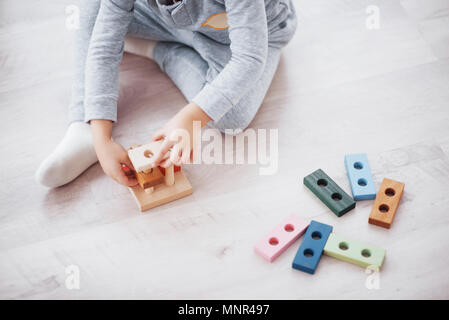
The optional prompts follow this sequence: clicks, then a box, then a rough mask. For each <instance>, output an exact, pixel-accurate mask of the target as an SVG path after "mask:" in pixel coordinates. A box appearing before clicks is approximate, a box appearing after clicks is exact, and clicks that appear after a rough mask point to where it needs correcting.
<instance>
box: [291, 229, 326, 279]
mask: <svg viewBox="0 0 449 320" xmlns="http://www.w3.org/2000/svg"><path fill="white" fill-rule="evenodd" d="M331 232H332V226H329V225H327V224H324V223H320V222H317V221H314V220H312V222H310V225H309V227H308V228H307V231H306V234H305V235H304V240H303V241H302V243H301V246H300V247H299V249H298V252H297V253H296V256H295V259H294V260H293V263H292V267H293V268H294V269H297V270H301V271H304V272H307V273H310V274H314V273H315V270H316V268H317V266H318V263H319V262H320V259H321V255H322V253H323V249H324V246H325V245H326V242H327V238H328V237H329V234H330V233H331Z"/></svg>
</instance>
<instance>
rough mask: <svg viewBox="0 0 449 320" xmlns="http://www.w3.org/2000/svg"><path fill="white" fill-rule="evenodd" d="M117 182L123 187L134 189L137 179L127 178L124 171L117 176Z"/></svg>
mask: <svg viewBox="0 0 449 320" xmlns="http://www.w3.org/2000/svg"><path fill="white" fill-rule="evenodd" d="M115 180H116V181H117V182H118V183H120V184H121V185H124V186H126V187H132V186H135V185H136V184H137V179H136V178H133V177H128V176H126V174H125V173H124V172H123V171H121V172H119V173H118V174H117V175H115Z"/></svg>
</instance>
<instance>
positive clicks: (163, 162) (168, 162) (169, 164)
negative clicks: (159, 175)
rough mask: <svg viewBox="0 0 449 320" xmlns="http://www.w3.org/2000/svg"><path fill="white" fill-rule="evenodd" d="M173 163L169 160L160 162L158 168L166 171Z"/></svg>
mask: <svg viewBox="0 0 449 320" xmlns="http://www.w3.org/2000/svg"><path fill="white" fill-rule="evenodd" d="M172 165H173V163H172V162H171V160H170V159H165V160H164V161H162V162H161V164H160V166H161V167H163V168H165V169H167V168H168V167H170V166H172Z"/></svg>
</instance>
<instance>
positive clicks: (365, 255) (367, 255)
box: [362, 249, 371, 258]
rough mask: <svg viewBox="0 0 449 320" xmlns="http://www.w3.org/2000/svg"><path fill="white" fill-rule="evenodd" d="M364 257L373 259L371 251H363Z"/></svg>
mask: <svg viewBox="0 0 449 320" xmlns="http://www.w3.org/2000/svg"><path fill="white" fill-rule="evenodd" d="M362 256H364V257H365V258H369V257H371V251H369V250H368V249H363V250H362Z"/></svg>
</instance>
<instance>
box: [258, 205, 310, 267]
mask: <svg viewBox="0 0 449 320" xmlns="http://www.w3.org/2000/svg"><path fill="white" fill-rule="evenodd" d="M308 226H309V223H308V222H305V221H304V220H302V219H301V218H299V217H297V216H296V215H294V214H292V215H290V216H289V217H288V218H287V219H285V220H284V221H283V222H282V223H281V224H279V225H278V226H276V228H274V229H273V230H271V232H270V233H268V234H267V235H265V237H263V238H262V239H260V241H259V242H258V243H257V244H256V245H255V246H254V250H255V251H256V252H257V253H258V254H260V255H261V256H262V257H264V258H265V259H267V260H268V261H270V262H273V261H274V259H276V258H277V257H279V256H280V255H281V253H282V252H284V251H285V250H287V248H288V247H289V246H291V245H292V244H293V242H295V241H296V240H298V239H299V238H300V237H301V236H302V235H303V233H304V232H305V231H306V229H307V227H308Z"/></svg>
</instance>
